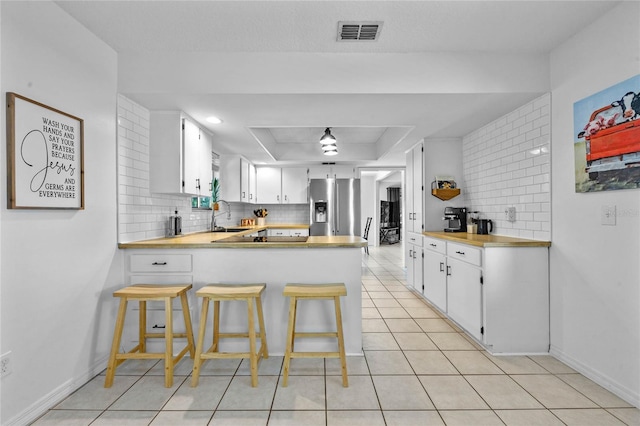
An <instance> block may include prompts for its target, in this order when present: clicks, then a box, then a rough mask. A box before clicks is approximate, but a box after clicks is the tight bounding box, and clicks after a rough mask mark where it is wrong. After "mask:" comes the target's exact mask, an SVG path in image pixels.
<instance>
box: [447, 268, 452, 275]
mask: <svg viewBox="0 0 640 426" xmlns="http://www.w3.org/2000/svg"><path fill="white" fill-rule="evenodd" d="M447 276H448V277H450V276H451V266H449V265H447Z"/></svg>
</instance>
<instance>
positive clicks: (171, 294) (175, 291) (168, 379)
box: [104, 284, 195, 388]
mask: <svg viewBox="0 0 640 426" xmlns="http://www.w3.org/2000/svg"><path fill="white" fill-rule="evenodd" d="M191 287H192V286H191V284H176V285H155V284H136V285H132V286H130V287H125V288H123V289H120V290H118V291H116V292H114V293H113V296H114V297H119V298H120V307H119V309H118V317H117V319H116V328H115V331H114V333H113V343H112V344H111V355H110V356H109V364H108V366H107V378H106V380H105V382H104V387H105V388H110V387H111V385H112V384H113V377H114V376H115V374H116V367H117V366H119V365H120V364H122V363H123V362H124V361H125V360H127V359H164V385H165V386H166V387H168V388H169V387H171V386H172V385H173V368H174V366H175V365H176V364H177V363H178V361H180V360H181V359H182V357H183V356H184V355H185V354H186V353H187V351H189V355H190V357H191V358H193V357H194V352H195V345H194V344H193V328H192V327H191V315H190V314H189V304H188V302H187V291H188V290H189V289H190V288H191ZM176 297H180V302H181V303H182V313H183V315H184V324H185V327H186V333H174V332H173V306H172V302H173V299H174V298H176ZM129 299H133V300H138V302H139V304H140V323H139V339H140V343H139V344H138V346H136V347H135V348H133V349H132V350H131V351H129V352H127V353H119V352H118V348H119V347H120V340H121V338H122V329H123V327H124V317H125V314H126V313H127V303H128V301H129ZM150 300H158V301H164V310H165V318H166V324H165V329H164V333H147V301H150ZM176 337H186V338H187V346H185V348H184V349H182V351H180V353H179V354H178V355H177V356H176V357H174V356H173V339H174V338H176ZM148 338H164V339H165V345H166V346H165V351H164V352H163V353H149V352H147V351H146V339H148Z"/></svg>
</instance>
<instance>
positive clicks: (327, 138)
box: [320, 127, 338, 155]
mask: <svg viewBox="0 0 640 426" xmlns="http://www.w3.org/2000/svg"><path fill="white" fill-rule="evenodd" d="M320 144H321V145H322V153H323V154H324V155H336V154H338V146H337V145H336V138H335V137H334V136H333V135H332V134H331V128H330V127H327V128H326V129H325V131H324V135H322V137H321V138H320Z"/></svg>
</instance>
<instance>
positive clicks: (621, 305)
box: [550, 2, 640, 407]
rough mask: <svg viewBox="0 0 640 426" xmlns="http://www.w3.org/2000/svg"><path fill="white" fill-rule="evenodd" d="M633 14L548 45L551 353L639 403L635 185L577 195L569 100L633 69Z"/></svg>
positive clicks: (636, 6)
mask: <svg viewBox="0 0 640 426" xmlns="http://www.w3.org/2000/svg"><path fill="white" fill-rule="evenodd" d="M639 16H640V3H638V2H623V3H622V4H620V5H619V6H617V7H615V8H614V9H612V10H611V12H609V13H608V14H607V15H604V16H603V17H602V18H601V19H600V20H598V21H596V22H594V23H593V24H592V25H590V26H588V27H586V28H585V29H584V30H583V31H582V32H581V33H579V34H577V35H576V36H574V37H572V38H571V39H570V40H569V41H568V42H566V43H565V44H564V45H562V46H560V47H558V48H557V49H555V50H554V51H553V52H552V55H551V77H552V78H551V81H552V108H551V111H552V123H553V125H552V133H551V134H552V146H551V155H552V158H553V161H552V168H551V173H552V182H551V189H552V223H553V229H552V237H553V238H552V246H551V250H550V253H551V265H550V266H551V270H550V273H551V353H552V354H554V355H556V356H557V357H558V358H560V359H561V360H563V361H565V362H567V363H568V364H569V365H571V366H573V367H574V368H576V369H578V370H579V371H580V372H582V373H584V374H585V375H587V376H589V377H591V378H594V379H596V380H597V381H598V382H599V383H600V384H603V385H605V386H607V387H609V388H610V389H612V390H614V391H615V393H617V394H618V395H620V396H621V397H623V398H625V399H626V400H627V401H630V402H632V403H633V404H635V405H636V406H638V407H640V313H639V312H640V291H639V286H640V267H639V266H638V264H639V263H638V259H640V245H639V244H640V243H639V242H640V220H639V217H640V190H637V189H631V190H618V191H606V192H597V193H576V192H575V189H574V188H575V186H574V182H575V179H574V151H573V141H574V129H573V124H572V123H573V103H574V102H576V101H578V100H580V99H583V98H585V97H587V96H589V95H591V94H593V93H595V92H598V91H600V90H603V89H606V88H607V87H609V86H611V85H613V84H615V83H618V82H620V81H623V80H626V79H628V78H630V77H632V76H634V75H637V74H638V73H640V62H639V57H638V52H640V26H639V25H638V17H639ZM594 52H597V53H596V54H594ZM636 91H640V88H637V89H636ZM612 204H613V205H616V206H617V211H618V212H619V213H622V214H618V216H617V218H616V221H617V225H616V226H603V225H601V222H600V211H601V206H602V205H612Z"/></svg>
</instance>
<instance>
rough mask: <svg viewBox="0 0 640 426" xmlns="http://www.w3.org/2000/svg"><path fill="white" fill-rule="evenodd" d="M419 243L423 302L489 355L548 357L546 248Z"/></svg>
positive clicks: (435, 241)
mask: <svg viewBox="0 0 640 426" xmlns="http://www.w3.org/2000/svg"><path fill="white" fill-rule="evenodd" d="M424 240H425V241H424V246H425V260H424V285H425V287H424V288H425V292H424V296H425V298H427V300H429V301H430V302H431V303H433V304H434V305H435V306H436V307H438V308H439V309H440V310H441V311H442V312H444V313H446V314H447V316H448V317H449V318H450V319H452V320H453V321H455V322H456V323H457V324H458V325H460V326H461V327H462V328H463V329H464V330H465V331H467V332H468V333H469V334H470V335H471V336H473V337H474V338H476V339H477V340H478V341H479V342H481V343H482V344H483V345H484V346H485V347H486V348H487V350H489V351H490V352H491V353H505V354H507V353H547V352H548V350H549V260H548V256H549V253H548V246H547V245H544V244H540V245H536V244H534V245H531V246H517V245H516V246H508V245H505V244H497V245H491V244H487V245H485V246H484V247H478V246H474V245H470V244H464V243H458V242H452V241H445V240H443V239H439V238H432V237H425V238H424ZM443 247H444V248H446V249H444V250H443ZM445 254H446V255H445ZM443 261H444V270H445V274H444V275H445V277H444V278H445V279H444V281H443V276H442V275H443V274H442V272H441V270H442V268H443V263H442V262H443ZM443 284H444V285H445V286H446V287H443Z"/></svg>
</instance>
